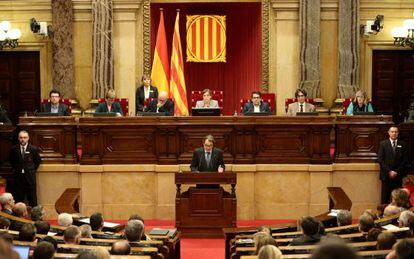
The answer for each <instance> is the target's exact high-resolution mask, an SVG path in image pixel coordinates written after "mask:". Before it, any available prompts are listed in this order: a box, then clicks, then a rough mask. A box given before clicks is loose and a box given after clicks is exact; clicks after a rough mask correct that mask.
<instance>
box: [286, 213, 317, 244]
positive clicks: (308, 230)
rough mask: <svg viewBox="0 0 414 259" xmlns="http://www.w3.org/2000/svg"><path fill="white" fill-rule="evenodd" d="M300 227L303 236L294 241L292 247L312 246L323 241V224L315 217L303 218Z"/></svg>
mask: <svg viewBox="0 0 414 259" xmlns="http://www.w3.org/2000/svg"><path fill="white" fill-rule="evenodd" d="M300 226H301V228H302V232H303V236H301V237H298V238H295V239H293V240H292V242H291V245H312V244H316V243H318V242H319V241H320V240H321V234H320V227H321V223H320V222H319V221H318V220H316V219H315V218H314V217H303V218H302V219H301V222H300Z"/></svg>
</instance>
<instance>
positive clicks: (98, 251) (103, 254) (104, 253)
mask: <svg viewBox="0 0 414 259" xmlns="http://www.w3.org/2000/svg"><path fill="white" fill-rule="evenodd" d="M93 252H94V254H95V255H96V258H98V259H110V258H111V255H110V254H109V252H108V250H106V249H105V248H103V247H101V246H98V247H96V248H95V250H94V251H93Z"/></svg>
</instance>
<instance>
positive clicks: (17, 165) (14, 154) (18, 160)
mask: <svg viewBox="0 0 414 259" xmlns="http://www.w3.org/2000/svg"><path fill="white" fill-rule="evenodd" d="M40 162H41V158H40V155H39V149H38V148H37V147H35V146H33V145H30V144H28V145H27V147H26V150H25V153H24V155H23V154H22V152H21V145H20V144H19V145H15V146H13V147H12V149H11V151H10V164H11V166H12V170H13V179H14V188H13V189H14V193H13V197H14V199H15V200H16V202H23V201H24V198H25V196H27V201H28V202H29V205H30V206H31V207H34V206H36V205H37V196H36V170H37V168H38V167H39V165H40ZM22 170H24V171H22Z"/></svg>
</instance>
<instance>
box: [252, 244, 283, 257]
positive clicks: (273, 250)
mask: <svg viewBox="0 0 414 259" xmlns="http://www.w3.org/2000/svg"><path fill="white" fill-rule="evenodd" d="M258 259H282V252H280V250H279V249H278V248H277V247H276V246H274V245H265V246H262V248H260V251H259V255H258Z"/></svg>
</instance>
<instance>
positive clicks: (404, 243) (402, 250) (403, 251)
mask: <svg viewBox="0 0 414 259" xmlns="http://www.w3.org/2000/svg"><path fill="white" fill-rule="evenodd" d="M395 252H396V254H397V258H398V259H412V258H414V241H412V240H410V239H403V240H401V241H399V242H398V243H397V245H396V247H395Z"/></svg>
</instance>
